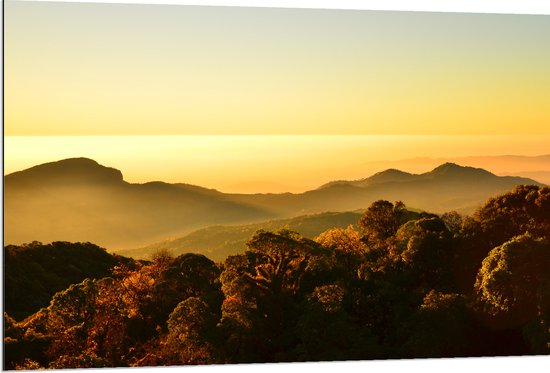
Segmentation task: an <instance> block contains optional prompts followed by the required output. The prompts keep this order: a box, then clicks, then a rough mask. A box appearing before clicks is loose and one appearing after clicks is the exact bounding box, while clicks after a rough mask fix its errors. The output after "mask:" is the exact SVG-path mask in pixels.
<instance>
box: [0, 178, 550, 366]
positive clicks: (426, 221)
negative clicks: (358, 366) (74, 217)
mask: <svg viewBox="0 0 550 373" xmlns="http://www.w3.org/2000/svg"><path fill="white" fill-rule="evenodd" d="M549 211H550V210H548V188H545V187H531V186H522V187H518V188H517V189H515V190H513V191H511V192H510V193H507V194H505V195H502V196H498V197H495V198H493V199H491V200H489V201H488V202H487V203H486V204H485V205H484V206H482V207H481V208H480V210H478V212H476V213H475V214H474V215H473V216H466V217H461V216H460V215H458V214H457V213H454V212H450V213H447V214H443V215H442V216H441V217H438V216H436V215H433V214H429V213H413V212H410V211H408V210H407V209H406V207H405V206H404V205H403V204H402V203H399V202H398V203H395V204H393V203H391V202H388V201H377V202H375V203H373V204H372V205H371V206H370V207H369V209H367V211H366V212H365V214H364V215H363V217H362V218H361V219H360V221H359V223H358V226H359V227H360V229H361V230H360V231H357V230H356V229H354V227H353V226H348V227H347V228H343V227H333V228H329V229H326V230H325V231H324V232H321V233H320V234H319V235H318V236H317V238H316V239H315V240H311V239H309V238H305V237H303V236H301V235H300V234H298V233H296V232H293V231H290V230H279V231H266V230H258V231H256V232H255V233H254V234H252V235H251V236H250V237H249V240H248V241H247V243H246V247H243V249H244V250H242V252H241V253H240V254H236V255H232V256H229V257H228V258H227V259H226V260H225V261H223V262H222V263H218V264H216V263H214V262H213V261H212V260H210V259H209V258H207V257H206V256H204V255H200V254H190V253H187V254H183V255H180V256H178V257H176V258H174V257H172V256H171V255H170V254H169V253H168V252H166V251H160V252H158V253H157V254H156V255H154V256H153V257H152V261H151V262H134V261H130V260H125V259H123V258H118V257H112V256H109V254H107V253H105V252H104V251H102V250H101V249H99V248H97V247H95V246H93V245H91V244H69V243H54V244H51V245H42V244H39V243H33V244H30V245H25V246H22V247H8V248H7V249H6V250H7V254H8V255H9V256H10V261H11V263H15V264H13V266H14V267H13V268H12V270H11V272H10V273H11V274H10V276H12V277H11V278H10V279H11V280H10V281H12V282H11V283H10V284H11V285H10V286H20V289H34V290H33V294H47V293H48V291H52V289H54V287H53V284H57V286H61V285H60V284H61V283H62V282H61V280H59V279H58V278H56V276H57V277H60V276H61V274H62V273H63V272H62V268H58V266H59V262H56V261H55V260H53V259H52V257H56V258H58V257H59V258H65V259H63V260H62V262H61V263H63V265H65V266H66V269H67V279H64V281H65V282H63V283H65V284H66V285H64V286H65V287H64V288H62V289H60V290H58V291H56V292H55V293H53V294H52V295H53V296H52V297H51V298H48V299H49V305H48V304H46V305H45V306H44V307H43V308H39V309H36V311H34V313H32V314H30V315H29V316H28V317H26V318H25V319H23V320H20V321H17V318H13V317H12V314H11V313H10V312H9V310H10V309H15V310H16V311H17V310H18V308H17V307H15V308H13V305H9V307H7V312H5V313H4V327H5V328H4V337H5V338H4V348H5V355H6V356H5V357H6V358H5V368H8V369H41V368H59V369H61V368H84V367H115V366H151V365H180V364H215V363H216V364H219V363H245V362H258V363H259V362H282V361H327V360H353V359H384V358H413V357H455V356H489V355H499V354H513V355H514V354H515V355H521V354H528V353H536V354H548V353H550V350H549V348H548V346H549V343H550V329H549V325H550V293H549V290H548V289H550V237H548V232H549V231H548V229H547V228H548V220H549V219H548V213H549ZM71 250H73V251H71ZM98 250H99V251H98ZM75 253H78V254H79V255H82V256H83V258H84V259H83V261H84V263H87V264H89V265H92V266H94V265H95V266H97V268H93V269H92V270H91V272H90V273H91V274H92V275H93V276H92V275H90V276H89V277H88V278H86V279H82V280H79V281H76V282H73V283H70V282H67V281H75V279H78V278H80V277H79V276H82V275H83V274H82V273H83V271H84V269H83V268H81V269H79V270H78V271H75V270H74V269H72V267H71V265H72V262H71V260H72V259H71V260H69V259H68V258H70V257H71V254H75ZM92 257H93V258H95V259H93V260H92V259H90V258H92ZM98 258H99V259H98ZM101 258H106V259H107V260H106V262H105V263H107V264H108V265H107V264H105V270H104V272H101V270H99V268H104V267H101V266H102V265H103V264H101V265H100V264H99V263H103V261H102V260H103V259H101ZM24 260H27V261H28V263H23V261H24ZM44 263H47V264H48V265H50V266H51V269H52V272H51V274H49V273H48V270H47V268H48V267H45V264H44ZM37 266H41V268H42V269H39V267H37ZM35 267H36V268H35ZM74 267H75V268H80V267H78V266H77V265H76V264H75V265H74ZM14 268H15V269H14ZM33 268H34V269H35V270H36V271H37V273H38V276H39V278H40V279H44V282H45V283H46V284H47V286H45V287H44V288H42V289H41V290H40V291H39V290H37V289H38V288H39V284H38V283H32V282H33V281H34V280H33V279H32V278H31V277H32V276H29V274H30V273H33V274H34V273H35V272H32V271H33ZM22 269H25V270H27V272H24V271H22ZM473 272H475V273H474V275H472V273H473ZM14 273H16V274H17V276H15V275H14ZM25 274H26V276H25ZM73 275H74V277H73ZM471 276H474V277H473V279H472V278H471ZM14 284H15V285H14ZM29 284H31V285H29ZM45 289H46V290H45ZM13 291H19V288H14V289H13ZM41 292H42V293H41ZM6 300H7V301H9V302H14V300H13V298H9V297H8V298H7V299H6ZM16 304H17V302H16ZM35 306H36V305H35ZM10 307H11V308H10ZM23 308H24V307H23ZM19 309H21V308H19Z"/></svg>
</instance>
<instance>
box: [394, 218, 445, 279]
mask: <svg viewBox="0 0 550 373" xmlns="http://www.w3.org/2000/svg"><path fill="white" fill-rule="evenodd" d="M395 236H396V238H395V248H393V249H392V250H393V251H394V252H395V255H399V257H400V260H401V261H402V262H403V263H404V264H405V268H404V269H405V270H406V271H408V272H409V273H410V275H411V277H410V279H411V280H412V279H415V280H414V282H412V283H411V284H409V285H414V284H416V285H421V284H422V285H423V286H424V287H427V288H438V289H441V288H444V287H448V286H450V281H451V273H450V269H451V268H450V265H449V264H450V262H451V260H452V258H453V254H454V253H453V242H452V237H451V233H450V232H449V230H448V229H447V227H446V226H445V224H444V223H443V221H442V220H441V219H440V218H437V217H436V218H422V219H419V220H413V221H409V222H407V223H406V224H404V225H403V226H401V228H399V231H398V232H397V234H396V235H395Z"/></svg>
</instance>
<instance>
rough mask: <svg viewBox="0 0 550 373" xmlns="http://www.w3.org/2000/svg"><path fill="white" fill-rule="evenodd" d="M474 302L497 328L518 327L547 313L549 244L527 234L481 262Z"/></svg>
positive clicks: (548, 300)
mask: <svg viewBox="0 0 550 373" xmlns="http://www.w3.org/2000/svg"><path fill="white" fill-rule="evenodd" d="M474 288H475V295H476V299H477V301H478V302H479V304H480V305H481V306H483V307H484V310H485V311H486V312H487V313H488V314H489V315H492V316H494V317H495V319H494V320H493V321H495V322H496V323H497V324H498V325H500V327H508V328H509V327H517V326H522V325H525V324H527V323H528V322H529V321H532V320H534V319H536V318H545V317H547V312H549V311H550V241H549V240H548V239H546V238H536V237H533V236H532V235H531V234H529V233H526V234H523V235H521V236H517V237H515V238H513V239H511V240H510V241H508V242H506V243H504V244H502V245H500V246H498V247H496V248H494V249H493V250H491V251H490V252H489V255H488V256H487V257H486V258H485V259H484V260H483V263H482V266H481V269H480V270H479V273H478V276H477V279H476V283H475V286H474Z"/></svg>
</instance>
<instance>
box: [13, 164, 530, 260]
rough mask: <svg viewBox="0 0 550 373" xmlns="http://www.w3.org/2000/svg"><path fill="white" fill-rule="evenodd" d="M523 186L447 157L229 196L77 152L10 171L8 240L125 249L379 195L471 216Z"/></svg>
mask: <svg viewBox="0 0 550 373" xmlns="http://www.w3.org/2000/svg"><path fill="white" fill-rule="evenodd" d="M519 184H539V183H537V182H536V181H534V180H532V179H528V178H521V177H513V176H506V177H500V176H496V175H494V174H492V173H490V172H488V171H486V170H483V169H479V168H473V167H463V166H459V165H456V164H453V163H445V164H442V165H440V166H438V167H436V168H434V169H433V170H432V171H430V172H426V173H423V174H410V173H407V172H403V171H399V170H397V169H389V170H385V171H382V172H378V173H376V174H374V175H372V176H370V177H368V178H365V179H360V180H355V181H336V182H331V183H328V184H325V185H323V186H321V187H320V188H318V189H315V190H310V191H307V192H304V193H298V194H293V193H280V194H273V193H270V194H260V193H259V194H228V193H222V192H219V191H217V190H215V189H207V188H204V187H201V186H196V185H189V184H183V183H179V184H168V183H164V182H160V181H153V182H149V183H144V184H131V183H128V182H126V181H124V179H123V175H122V173H121V172H120V171H119V170H116V169H114V168H110V167H105V166H102V165H100V164H98V163H97V162H96V161H93V160H91V159H87V158H71V159H66V160H61V161H57V162H50V163H45V164H42V165H38V166H35V167H31V168H29V169H27V170H23V171H18V172H15V173H12V174H9V175H6V176H4V187H5V189H4V196H5V206H4V209H5V210H4V211H5V222H4V229H5V236H4V238H5V244H20V243H24V242H31V241H35V240H37V241H42V242H50V241H81V242H83V241H90V242H94V243H97V244H99V245H101V246H103V247H107V248H108V249H110V250H113V249H117V250H120V249H128V248H133V247H134V248H135V247H143V246H144V245H147V244H149V243H151V242H158V241H161V240H163V239H166V237H170V236H172V237H174V236H176V237H178V236H179V237H181V236H184V235H185V234H187V233H190V232H191V231H193V230H197V229H200V228H204V227H208V226H211V225H220V224H221V225H228V224H229V225H235V224H251V223H255V222H261V221H266V220H270V219H285V218H291V217H295V216H299V215H308V214H318V213H323V212H327V211H332V212H344V211H356V210H359V209H365V208H367V207H368V206H369V205H370V204H371V203H372V202H374V201H376V200H378V199H386V200H390V201H396V200H401V201H403V202H404V203H405V204H406V205H407V206H409V207H413V208H417V209H423V210H427V211H431V212H436V213H438V212H445V211H450V210H458V211H460V212H465V213H470V212H472V211H473V210H474V209H475V208H476V207H477V206H479V205H480V204H481V203H482V202H483V201H485V200H486V199H487V198H489V197H491V196H494V195H495V194H498V193H503V192H507V191H509V190H511V189H512V188H513V187H515V186H516V185H519Z"/></svg>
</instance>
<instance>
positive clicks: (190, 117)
mask: <svg viewBox="0 0 550 373" xmlns="http://www.w3.org/2000/svg"><path fill="white" fill-rule="evenodd" d="M4 5H5V48H6V56H5V57H6V58H5V123H4V130H5V137H4V142H5V154H4V157H5V159H4V165H5V169H4V172H5V173H10V172H14V171H18V170H22V169H24V168H28V167H31V166H34V165H37V164H41V163H45V162H51V161H56V160H60V159H64V158H69V157H88V158H92V159H95V160H97V161H98V162H100V163H101V164H104V165H107V166H111V167H115V168H117V169H120V170H121V171H122V172H123V174H124V176H125V179H126V180H127V181H129V182H134V183H139V182H146V181H151V180H161V181H165V182H185V183H190V184H196V185H201V186H205V187H210V188H216V189H219V190H222V191H233V192H236V191H240V192H281V191H293V192H297V191H304V190H307V189H312V188H315V187H318V186H319V185H322V184H324V183H325V182H328V181H332V180H335V179H358V178H364V177H367V176H369V175H370V174H372V173H374V172H378V171H380V169H379V168H378V167H379V166H376V167H375V166H374V165H373V164H372V162H382V161H396V160H400V159H408V158H416V157H433V158H453V157H465V156H492V155H505V154H515V155H531V156H532V155H540V154H547V153H548V152H549V151H548V145H547V144H549V143H550V126H548V123H550V111H549V110H548V107H550V89H549V87H550V71H549V69H548V66H550V49H549V48H547V44H548V40H549V39H550V27H548V26H550V17H548V16H544V15H514V14H473V13H436V12H407V11H403V12H396V11H369V10H326V9H282V8H246V7H201V6H187V5H146V4H91V3H61V2H32V1H31V2H23V1H7V2H5V4H4ZM407 167H409V168H404V170H405V171H409V172H420V171H423V172H425V171H429V169H428V168H427V167H429V166H428V165H422V166H419V165H416V166H414V165H411V164H409V165H408V166H407ZM422 167H423V168H422ZM495 167H496V165H495ZM496 168H498V169H499V170H500V171H499V172H505V171H507V172H510V173H514V172H518V171H525V170H521V169H517V170H516V169H510V170H506V167H505V165H498V167H496ZM496 168H495V169H496ZM489 170H491V171H494V169H491V168H490V167H489ZM531 171H532V170H531ZM538 171H550V170H548V169H543V170H538Z"/></svg>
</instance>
